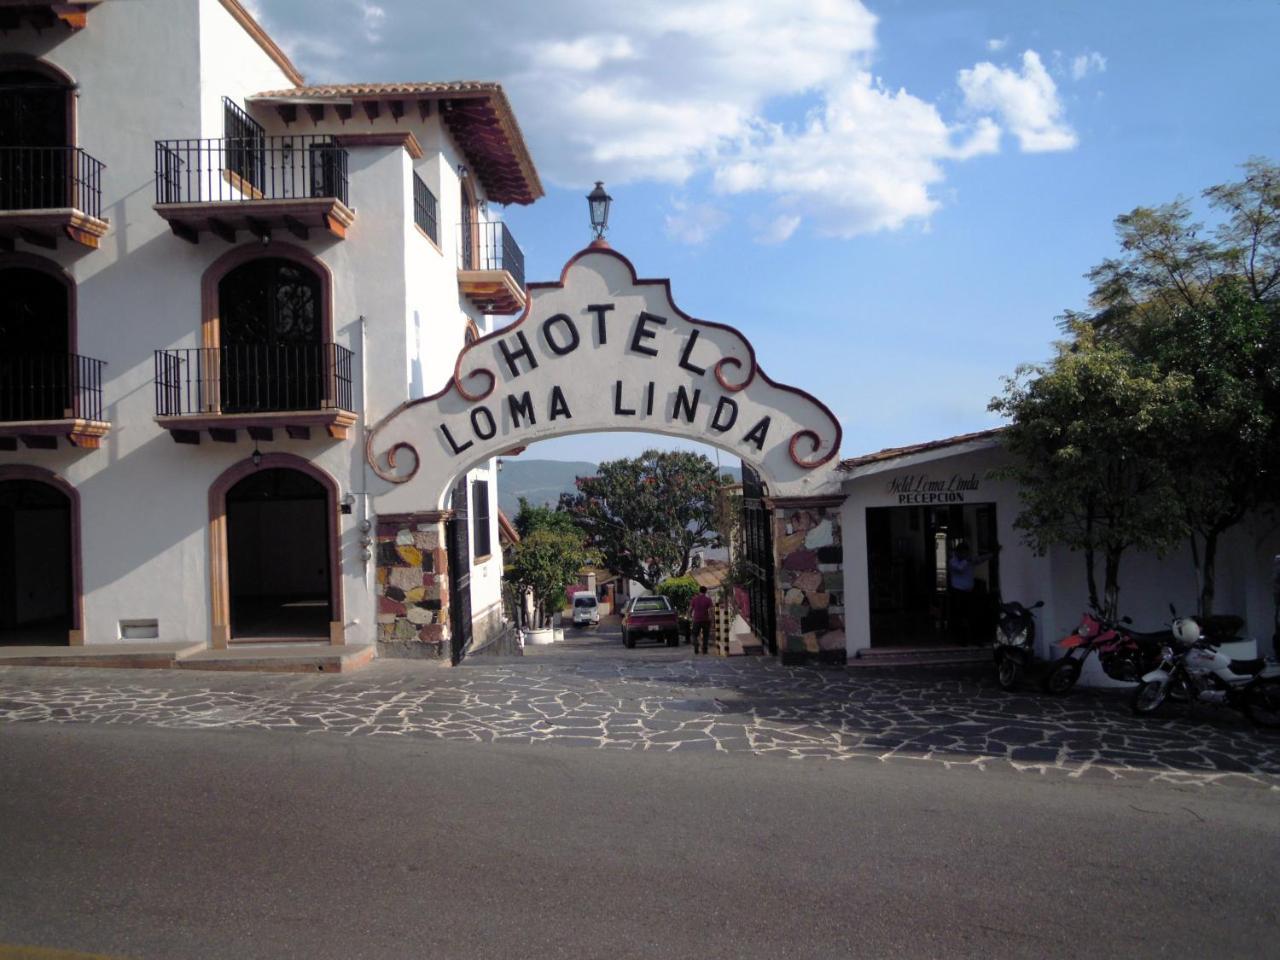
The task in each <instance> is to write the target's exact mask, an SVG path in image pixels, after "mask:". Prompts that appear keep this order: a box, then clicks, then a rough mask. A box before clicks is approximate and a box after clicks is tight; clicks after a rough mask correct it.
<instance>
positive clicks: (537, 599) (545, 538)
mask: <svg viewBox="0 0 1280 960" xmlns="http://www.w3.org/2000/svg"><path fill="white" fill-rule="evenodd" d="M595 562H596V555H595V551H593V550H590V549H588V548H587V547H586V546H585V545H584V544H583V542H582V534H581V533H580V532H579V531H577V530H574V531H573V532H568V531H564V530H557V529H548V528H542V529H534V530H532V531H530V533H529V535H528V536H527V537H522V538H521V540H520V542H519V543H518V544H516V547H515V549H514V550H513V551H512V557H511V563H510V564H509V565H508V566H507V567H506V570H505V571H504V572H505V575H506V578H507V580H508V582H510V583H513V584H515V586H516V587H517V588H518V589H519V590H520V591H521V592H523V591H526V590H527V591H528V592H529V593H531V594H532V596H533V607H534V613H533V618H534V622H533V626H534V627H545V626H547V625H548V624H549V623H550V622H551V616H552V614H554V613H555V612H556V611H557V610H559V609H560V608H561V607H562V606H563V605H564V591H565V588H566V587H568V586H569V584H571V583H573V582H574V581H575V580H577V578H578V571H579V570H580V569H582V568H583V567H585V566H587V565H589V564H592V563H595Z"/></svg>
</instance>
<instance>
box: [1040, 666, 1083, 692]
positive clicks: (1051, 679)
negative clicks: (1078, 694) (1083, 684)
mask: <svg viewBox="0 0 1280 960" xmlns="http://www.w3.org/2000/svg"><path fill="white" fill-rule="evenodd" d="M1079 679H1080V662H1079V661H1078V660H1071V659H1068V658H1066V657H1064V658H1063V659H1061V660H1059V661H1058V662H1057V663H1055V664H1054V665H1053V667H1052V669H1050V670H1049V673H1048V674H1047V675H1046V676H1045V678H1044V689H1045V691H1046V692H1047V693H1051V694H1053V695H1054V696H1055V697H1060V696H1062V695H1063V694H1064V693H1067V692H1069V691H1070V690H1071V688H1072V687H1074V686H1075V685H1076V681H1077V680H1079Z"/></svg>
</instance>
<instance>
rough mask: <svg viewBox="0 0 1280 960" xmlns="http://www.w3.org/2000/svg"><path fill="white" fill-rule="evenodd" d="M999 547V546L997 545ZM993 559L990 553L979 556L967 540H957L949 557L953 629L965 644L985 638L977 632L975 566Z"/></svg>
mask: <svg viewBox="0 0 1280 960" xmlns="http://www.w3.org/2000/svg"><path fill="white" fill-rule="evenodd" d="M997 549H998V548H997ZM990 559H991V555H990V554H984V555H983V556H979V557H975V556H973V553H972V551H971V550H970V549H969V544H967V543H965V542H964V541H963V540H962V541H960V542H959V543H958V544H956V548H955V550H954V551H953V552H952V554H951V559H950V560H948V561H947V583H948V587H949V588H950V589H949V590H948V591H947V592H948V596H949V598H950V601H951V618H950V626H951V633H952V635H953V636H954V637H955V638H956V640H957V641H958V642H959V643H960V644H962V645H966V646H967V645H968V644H971V643H979V642H981V641H980V639H979V637H978V636H977V627H978V612H979V611H978V610H977V604H976V603H975V601H976V599H977V598H976V597H975V596H974V592H973V587H974V575H973V571H974V568H975V567H978V566H980V565H981V564H984V563H986V562H987V561H988V560H990Z"/></svg>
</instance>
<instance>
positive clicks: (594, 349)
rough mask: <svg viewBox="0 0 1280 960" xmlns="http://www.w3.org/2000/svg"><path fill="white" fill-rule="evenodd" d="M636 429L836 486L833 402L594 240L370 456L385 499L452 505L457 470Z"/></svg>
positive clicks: (780, 492) (797, 488) (402, 418)
mask: <svg viewBox="0 0 1280 960" xmlns="http://www.w3.org/2000/svg"><path fill="white" fill-rule="evenodd" d="M613 430H631V431H642V432H646V433H658V434H665V435H668V436H674V437H682V438H685V439H688V440H695V441H698V442H701V443H707V444H710V445H712V446H716V447H719V448H721V449H722V450H725V451H727V452H728V453H730V454H733V455H736V456H739V457H741V458H742V459H743V460H744V461H746V462H747V463H750V464H751V465H752V466H753V467H754V468H755V469H756V470H758V471H759V472H760V474H761V476H762V477H764V478H765V480H766V481H767V483H768V484H769V490H770V493H771V494H772V495H774V496H812V495H818V494H823V493H827V492H829V491H831V490H832V489H834V486H835V484H836V481H835V480H834V478H833V473H832V470H833V467H834V464H835V462H836V459H835V458H836V454H837V453H838V451H839V448H840V438H841V428H840V423H839V421H838V420H837V419H836V417H835V415H834V414H833V413H832V412H831V411H830V410H829V409H828V408H827V407H826V406H825V405H824V404H822V403H821V402H820V401H818V400H817V399H815V398H814V397H812V396H811V395H810V394H808V393H806V392H805V391H804V390H801V389H799V388H797V387H791V386H787V385H785V384H781V383H777V382H776V381H774V380H772V379H770V377H769V376H768V375H766V374H765V372H764V370H763V369H761V367H760V364H759V362H758V360H757V358H756V354H755V350H754V348H753V347H752V346H751V343H750V342H749V341H748V340H747V338H746V337H745V336H743V335H742V334H741V333H740V332H739V331H737V330H735V329H734V328H733V327H729V326H726V325H724V324H720V323H712V322H709V321H705V320H697V319H694V318H693V317H691V316H689V315H688V314H686V313H684V312H683V311H682V310H681V309H680V308H679V307H678V306H676V304H675V302H674V301H673V300H672V297H671V287H670V283H669V281H667V280H641V279H638V278H637V277H636V273H635V269H634V268H633V267H632V265H631V263H630V261H628V260H627V259H626V258H625V257H623V256H622V255H621V254H619V253H617V252H615V251H614V250H612V249H610V248H608V247H604V246H592V247H588V248H587V249H585V250H583V251H581V252H579V253H578V254H576V255H575V256H574V257H573V258H572V259H570V261H569V262H568V264H566V266H565V268H564V270H563V272H562V273H561V276H560V280H559V281H558V282H552V283H537V284H530V286H529V302H528V306H527V307H526V309H525V312H524V314H523V315H522V316H521V318H520V319H519V320H518V321H516V322H515V323H514V324H512V325H511V326H508V327H505V328H502V329H500V330H496V331H494V332H493V333H490V334H488V335H487V336H484V337H481V338H480V339H478V340H476V341H474V342H472V343H469V344H467V345H466V346H465V347H464V348H463V350H462V352H461V353H460V354H459V355H458V359H457V362H456V363H455V365H454V371H453V376H452V378H451V379H450V381H449V383H448V384H446V385H445V387H444V388H443V389H442V390H440V391H439V392H437V393H435V394H433V395H432V396H429V397H423V398H421V399H418V400H411V401H408V402H406V403H403V404H401V405H400V406H399V407H397V408H396V409H395V410H393V411H391V413H389V414H388V415H387V416H386V417H384V418H383V419H382V420H381V421H380V422H379V423H377V424H376V425H375V426H374V427H373V429H372V430H370V432H369V436H368V440H367V443H366V451H365V452H366V456H367V458H368V461H369V464H370V465H371V467H372V468H373V470H374V472H375V473H377V475H378V476H379V477H380V478H381V479H382V480H383V481H384V482H385V487H384V488H383V492H382V493H381V494H380V495H379V497H378V509H379V512H388V511H391V512H394V511H403V510H414V509H419V510H420V509H423V508H424V507H427V508H437V509H438V508H441V507H443V505H444V500H445V497H446V496H447V492H448V489H449V486H450V484H451V482H452V480H453V478H454V477H456V476H458V475H459V474H460V473H462V472H464V471H466V470H468V469H470V468H471V467H473V466H475V465H476V464H478V463H481V462H483V461H485V460H487V459H488V458H490V457H493V456H497V455H500V454H502V453H504V452H505V451H508V450H511V449H512V448H515V447H524V446H527V445H529V444H531V443H536V442H537V441H539V440H547V439H550V438H552V437H560V436H568V435H570V434H578V433H595V432H601V431H613Z"/></svg>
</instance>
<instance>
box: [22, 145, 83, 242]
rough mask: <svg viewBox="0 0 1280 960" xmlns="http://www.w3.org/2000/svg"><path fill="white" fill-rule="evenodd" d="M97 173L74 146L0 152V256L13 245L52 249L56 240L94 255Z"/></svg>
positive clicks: (81, 151)
mask: <svg viewBox="0 0 1280 960" xmlns="http://www.w3.org/2000/svg"><path fill="white" fill-rule="evenodd" d="M102 171H103V164H102V163H101V162H100V161H98V160H95V159H94V158H93V157H91V156H89V154H87V153H85V152H84V151H83V150H81V149H80V148H79V147H0V251H5V252H11V251H12V250H13V249H14V241H16V240H23V241H25V242H26V243H29V244H31V245H32V246H36V247H43V248H45V249H46V250H56V249H57V247H58V239H59V237H66V238H68V239H70V240H73V241H75V242H76V243H78V244H81V245H82V246H85V247H88V248H89V249H91V250H96V249H97V247H98V240H99V239H100V238H101V237H102V236H103V235H105V234H106V232H107V226H108V224H107V221H105V220H103V219H102Z"/></svg>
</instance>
